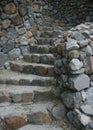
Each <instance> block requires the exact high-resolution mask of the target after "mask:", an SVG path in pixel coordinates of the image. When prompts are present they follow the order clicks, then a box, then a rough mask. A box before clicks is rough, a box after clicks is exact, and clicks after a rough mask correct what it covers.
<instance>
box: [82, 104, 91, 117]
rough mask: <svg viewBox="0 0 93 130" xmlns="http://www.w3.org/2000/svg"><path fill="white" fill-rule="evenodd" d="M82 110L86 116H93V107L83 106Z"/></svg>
mask: <svg viewBox="0 0 93 130" xmlns="http://www.w3.org/2000/svg"><path fill="white" fill-rule="evenodd" d="M80 109H81V110H82V112H84V113H85V114H87V115H90V116H93V105H83V106H81V107H80Z"/></svg>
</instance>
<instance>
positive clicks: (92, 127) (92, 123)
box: [88, 120, 93, 129]
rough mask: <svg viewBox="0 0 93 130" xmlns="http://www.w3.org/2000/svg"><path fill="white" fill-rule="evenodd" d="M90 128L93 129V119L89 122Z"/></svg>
mask: <svg viewBox="0 0 93 130" xmlns="http://www.w3.org/2000/svg"><path fill="white" fill-rule="evenodd" d="M88 126H89V128H91V129H93V120H92V121H91V122H89V124H88Z"/></svg>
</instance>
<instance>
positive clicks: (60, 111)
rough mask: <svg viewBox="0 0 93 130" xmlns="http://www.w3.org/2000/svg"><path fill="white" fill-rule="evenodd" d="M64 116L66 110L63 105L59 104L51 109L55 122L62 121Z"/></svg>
mask: <svg viewBox="0 0 93 130" xmlns="http://www.w3.org/2000/svg"><path fill="white" fill-rule="evenodd" d="M65 114H66V109H65V107H64V105H62V104H59V105H57V106H55V107H53V109H52V115H53V117H54V118H55V119H57V120H61V121H62V120H64V118H65Z"/></svg>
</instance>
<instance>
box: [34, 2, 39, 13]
mask: <svg viewBox="0 0 93 130" xmlns="http://www.w3.org/2000/svg"><path fill="white" fill-rule="evenodd" d="M34 12H37V13H38V12H40V5H39V4H34Z"/></svg>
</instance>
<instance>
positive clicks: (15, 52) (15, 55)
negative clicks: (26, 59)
mask: <svg viewBox="0 0 93 130" xmlns="http://www.w3.org/2000/svg"><path fill="white" fill-rule="evenodd" d="M8 55H9V59H10V60H14V59H15V58H18V57H19V56H20V55H21V51H20V49H19V48H15V49H13V50H11V51H10V52H9V53H8Z"/></svg>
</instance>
